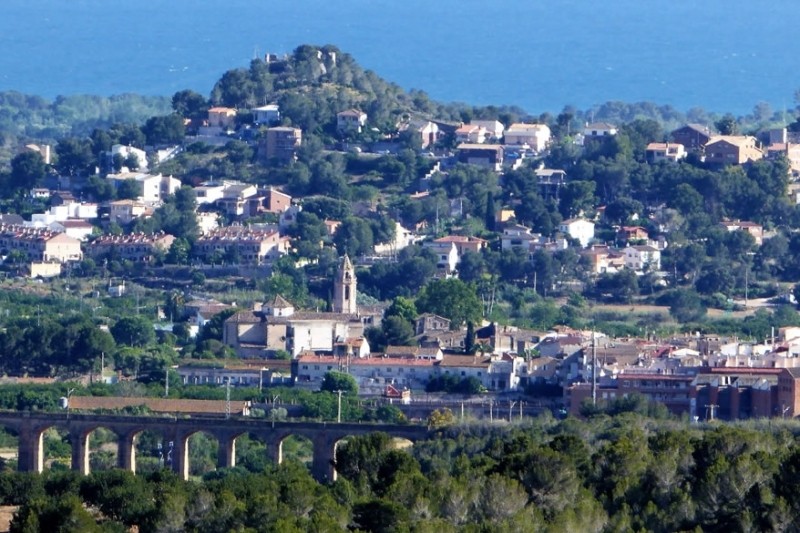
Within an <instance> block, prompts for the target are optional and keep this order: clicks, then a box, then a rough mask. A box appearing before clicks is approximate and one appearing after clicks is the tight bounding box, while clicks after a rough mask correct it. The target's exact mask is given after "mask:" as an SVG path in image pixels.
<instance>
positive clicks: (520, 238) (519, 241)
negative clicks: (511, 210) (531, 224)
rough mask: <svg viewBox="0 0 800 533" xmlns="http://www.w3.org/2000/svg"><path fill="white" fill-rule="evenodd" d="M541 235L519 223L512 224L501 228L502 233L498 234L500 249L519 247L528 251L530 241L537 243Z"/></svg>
mask: <svg viewBox="0 0 800 533" xmlns="http://www.w3.org/2000/svg"><path fill="white" fill-rule="evenodd" d="M541 239H542V236H541V235H539V234H538V233H531V229H530V228H528V227H525V226H523V225H521V224H512V225H509V226H506V227H504V228H503V235H501V236H500V249H501V250H504V251H505V250H513V249H515V248H520V249H522V250H525V251H528V250H529V249H530V247H531V243H534V242H536V243H538V242H539V241H541Z"/></svg>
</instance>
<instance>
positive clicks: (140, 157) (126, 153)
mask: <svg viewBox="0 0 800 533" xmlns="http://www.w3.org/2000/svg"><path fill="white" fill-rule="evenodd" d="M115 155H120V156H122V157H123V158H128V157H130V156H135V157H136V159H137V161H138V162H139V164H138V165H137V167H136V168H137V169H138V170H147V153H146V152H145V151H144V150H140V149H138V148H134V147H133V146H125V145H124V144H115V145H113V146H112V147H111V157H114V156H115Z"/></svg>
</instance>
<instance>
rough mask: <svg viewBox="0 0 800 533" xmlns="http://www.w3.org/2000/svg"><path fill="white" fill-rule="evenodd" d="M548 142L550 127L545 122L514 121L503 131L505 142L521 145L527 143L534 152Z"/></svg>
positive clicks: (541, 148) (545, 145) (542, 148)
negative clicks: (527, 122) (526, 122)
mask: <svg viewBox="0 0 800 533" xmlns="http://www.w3.org/2000/svg"><path fill="white" fill-rule="evenodd" d="M549 142H550V128H549V127H548V126H547V124H525V123H516V124H512V125H511V126H509V127H508V129H507V130H506V132H505V144H510V145H517V146H521V145H523V144H527V145H528V146H530V148H531V149H532V150H533V151H535V152H541V151H542V150H544V149H545V148H546V147H547V143H549Z"/></svg>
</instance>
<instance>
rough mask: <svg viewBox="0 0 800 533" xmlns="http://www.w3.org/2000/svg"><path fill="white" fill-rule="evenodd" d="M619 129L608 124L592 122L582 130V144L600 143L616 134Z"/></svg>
mask: <svg viewBox="0 0 800 533" xmlns="http://www.w3.org/2000/svg"><path fill="white" fill-rule="evenodd" d="M618 131H619V128H617V127H616V126H615V125H614V124H609V123H608V122H592V123H590V124H586V126H585V127H584V128H583V143H584V144H586V143H587V142H593V141H602V140H605V139H608V138H610V137H613V136H615V135H616V134H617V132H618Z"/></svg>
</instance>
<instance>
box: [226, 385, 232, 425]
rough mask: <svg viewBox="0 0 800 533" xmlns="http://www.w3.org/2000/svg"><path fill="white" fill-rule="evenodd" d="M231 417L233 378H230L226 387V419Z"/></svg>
mask: <svg viewBox="0 0 800 533" xmlns="http://www.w3.org/2000/svg"><path fill="white" fill-rule="evenodd" d="M230 417H231V377H230V376H228V381H227V382H226V385H225V419H226V420H227V419H229V418H230Z"/></svg>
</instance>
